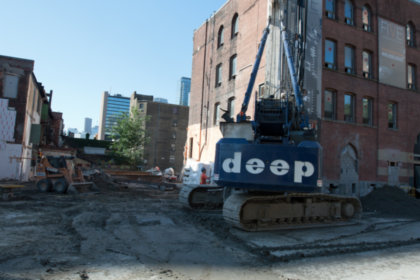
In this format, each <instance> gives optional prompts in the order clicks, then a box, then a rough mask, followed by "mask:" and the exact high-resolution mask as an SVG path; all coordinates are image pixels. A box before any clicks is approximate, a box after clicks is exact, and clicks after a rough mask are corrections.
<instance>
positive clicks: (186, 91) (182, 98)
mask: <svg viewBox="0 0 420 280" xmlns="http://www.w3.org/2000/svg"><path fill="white" fill-rule="evenodd" d="M190 91H191V78H186V77H182V78H181V83H180V89H179V105H184V106H188V99H189V97H190Z"/></svg>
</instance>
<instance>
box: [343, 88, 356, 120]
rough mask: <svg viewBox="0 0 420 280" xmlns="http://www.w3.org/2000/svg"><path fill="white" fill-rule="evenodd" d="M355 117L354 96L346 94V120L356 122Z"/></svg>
mask: <svg viewBox="0 0 420 280" xmlns="http://www.w3.org/2000/svg"><path fill="white" fill-rule="evenodd" d="M354 116H355V115H354V95H351V94H344V120H345V121H346V122H355V118H354Z"/></svg>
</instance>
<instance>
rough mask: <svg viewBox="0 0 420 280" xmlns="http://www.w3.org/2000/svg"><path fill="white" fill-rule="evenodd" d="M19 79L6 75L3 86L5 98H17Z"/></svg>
mask: <svg viewBox="0 0 420 280" xmlns="http://www.w3.org/2000/svg"><path fill="white" fill-rule="evenodd" d="M18 84H19V77H18V76H14V75H7V74H6V75H5V76H4V84H3V96H4V97H7V98H17V94H18Z"/></svg>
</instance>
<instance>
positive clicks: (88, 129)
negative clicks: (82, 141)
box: [85, 118, 92, 134]
mask: <svg viewBox="0 0 420 280" xmlns="http://www.w3.org/2000/svg"><path fill="white" fill-rule="evenodd" d="M85 133H89V134H92V119H91V118H85Z"/></svg>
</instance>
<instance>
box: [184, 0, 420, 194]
mask: <svg viewBox="0 0 420 280" xmlns="http://www.w3.org/2000/svg"><path fill="white" fill-rule="evenodd" d="M322 2H323V18H322V44H323V45H322V48H323V61H324V59H325V52H324V48H325V40H326V39H329V40H333V41H334V42H335V43H336V57H335V59H336V69H334V70H331V69H328V68H325V67H324V68H323V70H322V93H321V94H323V95H324V91H325V90H334V92H335V93H336V100H335V113H336V118H335V119H332V120H330V119H327V118H325V115H324V109H325V106H324V105H325V104H324V96H323V97H322V102H323V103H322V107H321V112H319V115H320V116H321V119H318V127H317V129H318V135H319V139H318V140H319V141H320V143H321V145H322V146H323V178H324V182H325V184H327V185H329V184H334V185H340V192H342V193H349V192H356V193H357V192H358V193H360V190H359V189H360V188H359V187H363V186H368V185H370V184H385V183H394V184H414V183H416V184H417V185H420V181H419V182H416V180H415V176H414V175H415V174H414V169H415V168H416V166H417V165H420V161H415V155H414V153H413V152H414V148H415V145H416V143H417V141H418V138H419V135H420V125H419V124H418V120H419V119H420V110H419V108H420V91H419V87H420V84H419V81H420V75H419V72H420V71H419V69H420V48H419V47H420V34H418V32H417V34H415V35H416V36H415V39H414V40H415V42H414V47H411V46H407V47H406V55H405V59H406V63H407V64H413V65H416V73H415V79H414V80H415V81H416V89H414V90H412V89H410V90H409V89H406V88H399V87H395V86H391V85H387V84H385V83H383V82H379V76H380V75H379V71H380V69H379V66H380V65H379V60H380V56H379V39H378V38H379V23H378V22H379V19H384V20H386V21H389V22H392V23H395V24H398V25H399V26H401V27H403V28H404V30H405V28H406V25H407V24H408V23H409V22H410V23H411V24H412V26H413V27H414V29H415V28H417V30H418V29H420V16H419V15H420V5H419V4H415V3H413V2H411V1H409V0H385V1H376V0H363V1H362V0H354V1H352V4H353V6H354V14H353V15H354V16H353V20H354V24H353V25H349V24H347V23H346V22H345V17H344V14H345V7H344V6H345V1H344V0H336V1H335V2H336V6H335V8H336V11H335V18H334V19H330V18H328V17H327V15H326V13H325V12H326V7H325V0H323V1H322ZM267 3H268V1H267V0H254V1H251V0H249V1H242V0H229V1H227V2H226V4H225V5H224V6H223V7H222V8H220V10H219V11H217V12H216V13H215V14H214V15H213V16H212V17H211V18H209V19H208V20H207V21H206V22H205V23H204V24H203V25H202V26H200V28H198V29H197V30H196V31H195V33H194V50H193V64H192V79H191V95H190V106H191V109H190V118H189V120H190V122H189V131H188V142H187V143H188V145H187V146H188V150H189V155H190V156H191V157H192V158H194V159H196V160H201V161H212V160H213V158H214V149H215V144H216V142H217V140H218V139H219V138H220V137H221V134H220V132H219V131H218V126H217V124H214V114H215V112H214V110H215V104H216V103H217V102H220V105H221V108H222V109H226V106H227V100H228V98H230V97H235V101H236V102H235V114H236V113H238V111H239V109H240V104H241V102H242V100H243V93H244V92H245V89H246V86H247V84H248V80H249V73H250V71H251V66H252V64H253V63H254V60H255V55H256V52H257V46H258V43H259V40H260V37H261V34H262V31H263V29H264V27H265V24H266V20H267ZM364 6H367V7H369V9H370V12H371V17H370V23H371V30H370V31H369V30H368V31H365V30H364V28H363V22H362V11H363V7H364ZM235 13H237V14H238V15H239V33H238V36H237V37H235V38H233V39H231V35H230V28H231V20H232V18H233V17H234V15H235ZM222 25H223V27H224V31H225V34H224V44H223V46H221V47H219V48H218V47H217V35H218V31H219V29H220V27H221V26H222ZM345 46H351V47H352V48H353V49H354V73H352V74H348V73H346V71H345V70H346V69H345V67H344V64H345V52H344V48H345ZM363 51H369V53H371V69H372V70H371V72H372V76H371V77H370V78H365V77H364V75H363V63H362V52H363ZM233 54H237V73H238V74H237V77H236V79H233V80H229V78H228V77H229V59H230V57H231V56H232V55H233ZM219 63H222V65H223V66H222V71H223V72H222V82H221V85H220V86H219V87H216V86H215V83H216V82H215V75H216V66H217V65H218V64H219ZM264 79H265V61H264V59H263V61H262V63H261V66H260V70H259V72H258V77H257V82H256V84H255V86H254V91H256V90H258V85H259V84H261V83H263V82H264ZM345 94H351V95H352V96H353V98H354V99H353V100H354V101H353V102H354V121H353V122H349V121H346V120H345V117H344V110H345V108H344V107H345V105H344V98H345V97H344V96H345ZM363 98H370V100H371V101H372V117H373V118H372V124H364V123H363V106H362V105H363ZM389 103H395V104H396V108H397V112H396V119H397V124H396V128H395V129H394V128H388V104H389ZM249 111H250V112H253V102H251V103H250V108H249ZM250 115H252V114H250ZM191 144H192V145H191ZM417 153H418V154H420V149H419V151H418V152H417ZM349 166H350V167H351V168H353V169H354V170H353V171H354V174H346V172H347V171H346V167H349ZM351 168H350V169H351ZM419 175H420V174H419ZM352 180H353V181H352Z"/></svg>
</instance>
